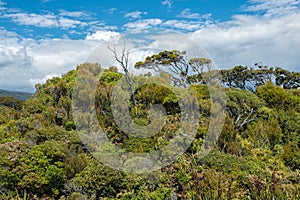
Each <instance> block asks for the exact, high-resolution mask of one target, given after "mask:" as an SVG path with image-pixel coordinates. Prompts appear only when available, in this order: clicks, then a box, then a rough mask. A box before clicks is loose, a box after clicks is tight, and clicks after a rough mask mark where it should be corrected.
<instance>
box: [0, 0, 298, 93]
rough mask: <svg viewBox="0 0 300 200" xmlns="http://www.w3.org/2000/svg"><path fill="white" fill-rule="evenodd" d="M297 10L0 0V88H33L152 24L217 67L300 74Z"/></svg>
mask: <svg viewBox="0 0 300 200" xmlns="http://www.w3.org/2000/svg"><path fill="white" fill-rule="evenodd" d="M299 11H300V0H227V1H224V0H190V1H189V0H151V1H150V0H149V1H140V0H127V1H126V0H110V1H109V0H101V1H99V0H89V1H79V0H73V1H58V0H31V1H24V0H0V88H3V89H10V90H21V91H33V90H34V84H35V83H38V82H44V81H45V80H46V79H47V78H50V77H53V76H57V75H61V74H62V73H66V72H67V71H68V70H71V69H74V68H75V66H76V65H78V64H80V63H82V62H84V61H86V60H87V58H88V57H89V55H90V54H91V53H92V52H93V50H94V49H95V48H96V47H98V46H99V45H101V42H103V41H106V42H109V41H114V40H116V39H117V40H118V39H120V35H121V34H125V35H126V34H127V35H130V34H131V35H134V36H133V37H136V38H137V39H140V40H143V37H145V34H147V33H148V34H149V32H151V31H152V30H154V29H156V28H159V29H160V30H165V29H169V30H174V31H177V32H180V33H182V34H184V35H185V37H188V38H191V39H192V40H193V41H195V42H196V43H198V44H199V45H200V46H201V47H202V48H204V49H205V50H206V51H207V52H208V54H209V56H210V57H211V58H212V59H213V60H214V62H215V63H216V65H217V67H218V68H228V67H233V66H234V65H248V66H253V64H254V63H256V62H262V63H263V64H266V65H270V66H281V67H284V68H287V69H290V70H296V71H300V66H299V64H298V63H300V62H299V61H300V59H299V52H300V12H299ZM159 38H163V36H161V37H158V36H157V37H156V39H157V40H159ZM170 40H171V39H170ZM152 42H153V41H152ZM176 42H179V41H174V43H176ZM130 45H132V47H133V48H134V46H135V44H133V43H132V44H130ZM143 45H145V46H148V47H149V46H151V45H152V46H153V44H146V43H145V44H143ZM178 45H180V42H179V43H178ZM100 59H101V58H100Z"/></svg>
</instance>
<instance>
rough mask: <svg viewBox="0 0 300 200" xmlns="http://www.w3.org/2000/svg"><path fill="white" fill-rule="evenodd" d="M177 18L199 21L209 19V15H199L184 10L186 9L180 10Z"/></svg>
mask: <svg viewBox="0 0 300 200" xmlns="http://www.w3.org/2000/svg"><path fill="white" fill-rule="evenodd" d="M177 17H181V18H188V19H198V20H200V19H208V18H210V17H211V14H204V15H201V14H199V13H192V12H191V10H190V9H189V8H186V9H184V10H182V11H181V13H180V14H179V15H178V16H177Z"/></svg>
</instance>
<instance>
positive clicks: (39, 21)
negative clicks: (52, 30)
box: [3, 13, 59, 27]
mask: <svg viewBox="0 0 300 200" xmlns="http://www.w3.org/2000/svg"><path fill="white" fill-rule="evenodd" d="M3 17H5V18H10V19H11V20H12V21H14V22H16V23H18V24H21V25H32V26H38V27H56V26H58V25H59V23H58V21H57V20H56V17H55V16H54V15H50V14H46V15H39V14H34V13H31V14H28V13H10V14H5V15H4V16H3Z"/></svg>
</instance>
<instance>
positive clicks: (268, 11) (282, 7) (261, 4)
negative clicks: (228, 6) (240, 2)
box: [244, 0, 300, 17]
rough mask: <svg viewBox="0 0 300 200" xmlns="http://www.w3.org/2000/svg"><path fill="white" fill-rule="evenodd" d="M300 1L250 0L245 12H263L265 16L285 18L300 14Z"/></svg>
mask: <svg viewBox="0 0 300 200" xmlns="http://www.w3.org/2000/svg"><path fill="white" fill-rule="evenodd" d="M299 6H300V0H249V1H248V4H247V5H245V8H244V10H245V11H250V12H261V13H263V14H264V15H265V16H269V17H270V16H284V15H286V14H289V13H294V12H299V10H300V9H299Z"/></svg>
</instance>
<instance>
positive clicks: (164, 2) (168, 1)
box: [161, 0, 172, 8]
mask: <svg viewBox="0 0 300 200" xmlns="http://www.w3.org/2000/svg"><path fill="white" fill-rule="evenodd" d="M161 4H162V5H164V6H165V5H166V6H168V7H169V8H171V7H172V3H171V1H170V0H163V2H161Z"/></svg>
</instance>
